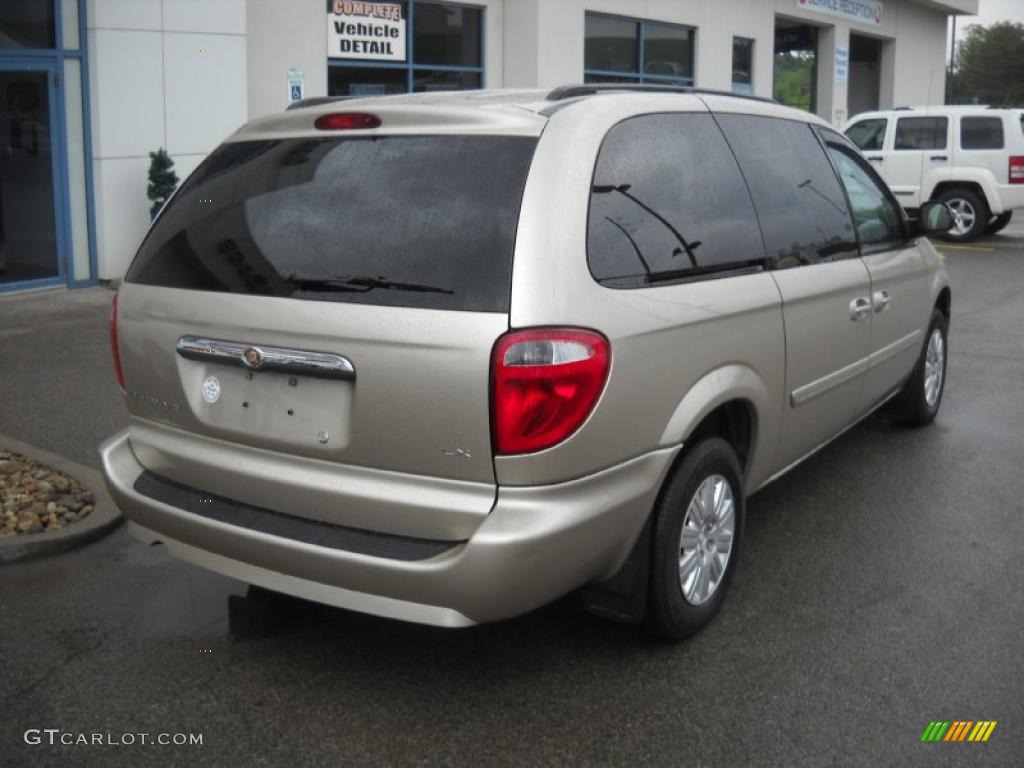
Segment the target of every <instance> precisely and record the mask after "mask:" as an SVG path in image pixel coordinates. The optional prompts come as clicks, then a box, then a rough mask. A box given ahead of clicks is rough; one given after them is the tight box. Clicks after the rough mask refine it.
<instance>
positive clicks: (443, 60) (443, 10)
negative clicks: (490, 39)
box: [413, 3, 483, 87]
mask: <svg viewBox="0 0 1024 768" xmlns="http://www.w3.org/2000/svg"><path fill="white" fill-rule="evenodd" d="M413 7H414V8H415V11H414V13H413V17H414V18H413V34H414V39H413V51H415V59H416V63H417V64H441V65H445V66H452V67H459V66H461V67H479V66H480V20H481V18H482V17H483V12H482V11H481V10H480V9H479V8H464V7H461V6H457V5H435V4H433V3H416V4H415V5H414V6H413ZM474 87H479V86H474Z"/></svg>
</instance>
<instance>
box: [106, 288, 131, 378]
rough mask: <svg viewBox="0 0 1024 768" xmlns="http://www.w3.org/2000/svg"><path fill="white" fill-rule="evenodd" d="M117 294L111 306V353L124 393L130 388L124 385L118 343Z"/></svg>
mask: <svg viewBox="0 0 1024 768" xmlns="http://www.w3.org/2000/svg"><path fill="white" fill-rule="evenodd" d="M117 296H118V295H117V294H116V293H115V294H114V303H113V304H111V305H110V351H111V352H112V353H113V356H114V376H115V377H116V378H117V386H118V388H119V389H120V390H121V391H122V392H127V391H128V388H127V387H126V386H125V384H124V370H123V369H122V368H121V347H120V346H119V344H118V341H117Z"/></svg>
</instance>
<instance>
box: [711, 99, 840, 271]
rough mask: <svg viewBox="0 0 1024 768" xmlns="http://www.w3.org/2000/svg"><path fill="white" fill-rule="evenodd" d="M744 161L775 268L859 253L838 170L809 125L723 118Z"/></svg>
mask: <svg viewBox="0 0 1024 768" xmlns="http://www.w3.org/2000/svg"><path fill="white" fill-rule="evenodd" d="M717 119H718V121H719V123H720V124H721V126H722V130H723V131H724V132H725V136H726V138H727V139H728V140H729V144H730V145H731V146H732V148H733V151H734V152H735V153H736V157H737V158H738V159H739V161H740V168H741V169H742V170H743V175H744V176H745V177H746V180H747V184H748V185H749V187H750V192H751V194H752V195H753V198H754V206H755V208H756V209H757V216H758V219H759V221H760V222H761V231H762V232H763V234H764V241H765V248H766V250H767V251H768V258H769V259H771V260H772V262H773V265H774V266H776V267H792V266H798V265H801V264H817V263H820V262H827V261H835V260H837V259H842V258H847V257H850V256H856V255H857V238H856V236H855V235H854V231H853V222H852V220H851V218H850V213H849V211H848V209H847V207H846V196H845V195H844V194H843V190H842V188H841V187H840V186H839V181H838V179H836V174H835V171H834V170H833V169H832V165H831V164H830V163H829V161H828V157H827V156H826V155H825V152H824V150H822V148H821V144H820V143H819V141H818V137H817V136H815V134H814V131H813V130H812V128H811V126H810V125H808V124H807V123H803V122H796V121H793V120H780V119H778V118H774V117H754V116H751V115H718V117H717Z"/></svg>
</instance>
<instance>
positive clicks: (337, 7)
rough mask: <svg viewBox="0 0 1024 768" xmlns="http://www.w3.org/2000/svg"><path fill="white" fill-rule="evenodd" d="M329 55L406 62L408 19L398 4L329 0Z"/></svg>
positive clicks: (330, 56) (341, 57)
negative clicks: (406, 24) (406, 20)
mask: <svg viewBox="0 0 1024 768" xmlns="http://www.w3.org/2000/svg"><path fill="white" fill-rule="evenodd" d="M327 56H328V57H329V58H332V59H370V60H372V61H405V19H404V18H403V17H402V6H401V5H399V4H398V3H362V2H357V1H356V0H328V2H327Z"/></svg>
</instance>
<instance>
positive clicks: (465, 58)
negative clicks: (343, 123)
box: [327, 0, 484, 96]
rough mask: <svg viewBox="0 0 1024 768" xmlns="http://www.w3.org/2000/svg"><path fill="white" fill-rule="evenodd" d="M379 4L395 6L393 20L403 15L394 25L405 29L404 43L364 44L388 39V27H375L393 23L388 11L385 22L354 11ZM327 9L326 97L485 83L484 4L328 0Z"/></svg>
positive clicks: (463, 87)
mask: <svg viewBox="0 0 1024 768" xmlns="http://www.w3.org/2000/svg"><path fill="white" fill-rule="evenodd" d="M381 9H383V11H392V10H393V9H397V10H394V11H393V12H394V18H395V19H397V18H400V19H401V21H400V22H398V28H399V29H402V30H403V31H404V40H402V41H401V42H402V43H403V44H404V45H403V46H402V47H399V46H397V45H395V46H393V47H392V48H390V49H389V48H388V47H387V46H386V45H385V46H373V45H367V44H363V41H364V40H365V42H366V43H374V42H376V41H377V39H383V40H384V41H387V39H388V37H387V34H386V30H385V31H384V32H381V31H380V29H379V27H381V26H382V25H383V26H386V25H387V24H395V22H394V21H393V20H391V19H389V17H388V16H387V14H384V16H383V18H384V21H381V20H380V17H374V16H370V17H367V18H366V19H365V20H364V19H361V18H360V17H358V16H356V15H355V14H357V13H359V12H360V11H363V10H377V11H378V12H381ZM335 11H339V12H340V13H335ZM327 14H328V17H327V24H328V41H329V42H328V45H329V46H330V50H329V51H328V57H329V58H328V61H327V93H328V95H330V96H382V95H386V94H393V93H408V92H412V91H416V92H420V91H451V90H468V89H474V88H482V87H483V85H484V71H483V15H484V12H483V9H482V8H477V7H473V6H467V5H457V4H454V3H445V2H432V1H431V0H402V2H378V3H348V2H344V0H327ZM336 24H341V25H342V27H337V26H336ZM363 33H368V34H363ZM346 41H347V42H346ZM334 42H337V44H338V45H337V48H336V47H335V46H334V45H332V43H334Z"/></svg>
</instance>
